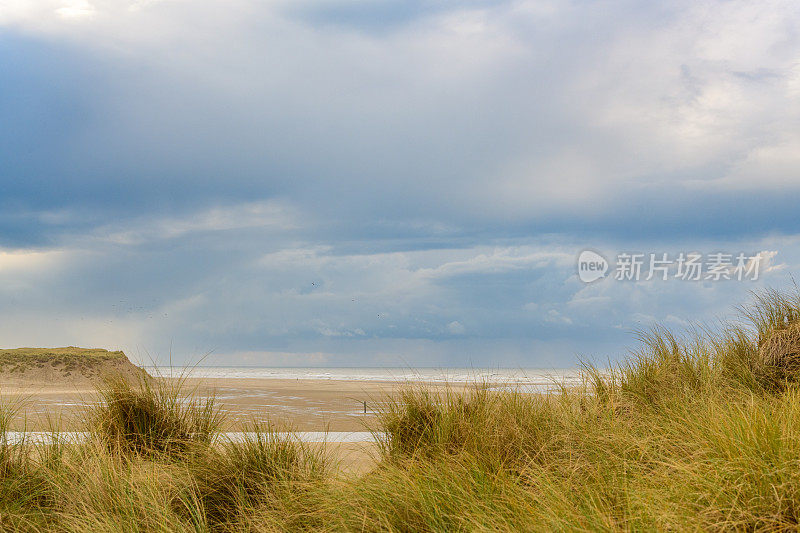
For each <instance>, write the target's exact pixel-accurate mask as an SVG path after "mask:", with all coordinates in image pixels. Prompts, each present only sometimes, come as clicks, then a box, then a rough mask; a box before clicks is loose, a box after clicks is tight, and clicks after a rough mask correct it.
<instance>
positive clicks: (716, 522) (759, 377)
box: [0, 292, 800, 532]
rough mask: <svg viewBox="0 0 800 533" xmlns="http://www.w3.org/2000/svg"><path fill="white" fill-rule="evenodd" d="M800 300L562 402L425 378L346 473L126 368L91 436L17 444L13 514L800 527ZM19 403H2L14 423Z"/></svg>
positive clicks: (676, 346) (107, 524) (76, 524)
mask: <svg viewBox="0 0 800 533" xmlns="http://www.w3.org/2000/svg"><path fill="white" fill-rule="evenodd" d="M799 310H800V298H798V297H797V296H796V295H788V296H787V295H784V294H780V293H776V292H767V293H763V294H761V295H759V296H757V297H756V299H755V301H754V303H753V305H752V306H750V307H747V308H744V309H742V318H743V319H744V321H743V322H742V324H738V323H737V324H732V325H728V326H724V327H722V328H721V329H720V330H717V331H714V332H704V331H698V332H696V333H693V334H692V335H688V336H685V337H679V336H677V335H675V334H673V333H671V332H669V331H666V330H663V329H655V330H653V331H651V332H648V333H645V334H643V335H642V336H641V346H640V349H639V351H638V352H636V353H635V354H633V355H632V356H631V357H630V358H629V359H628V360H627V361H626V362H624V363H622V364H621V365H619V366H617V367H616V368H614V369H612V370H610V371H603V372H600V371H598V370H597V369H595V368H594V367H592V366H590V365H587V366H586V367H585V368H584V372H583V375H584V384H583V386H581V387H575V388H570V389H566V388H565V389H563V390H561V391H559V392H557V393H552V394H549V395H526V394H519V393H514V392H491V391H489V390H487V389H486V388H484V387H481V386H480V385H476V386H475V388H474V389H473V390H471V391H470V392H467V393H458V394H457V393H455V392H451V393H444V394H434V393H432V392H430V391H428V390H426V389H425V388H421V387H408V388H407V389H406V390H405V391H404V392H403V393H402V394H400V395H398V396H397V397H395V398H394V399H393V400H392V401H391V402H390V404H389V405H388V407H386V408H385V410H384V412H383V413H382V415H381V417H380V424H379V427H376V428H375V429H376V430H378V431H381V432H382V435H383V437H382V438H381V441H380V452H379V453H380V460H379V462H378V465H377V467H376V468H375V469H374V470H373V471H372V472H370V473H368V474H366V475H363V476H360V477H342V476H341V475H337V474H335V472H336V470H335V468H332V465H331V462H330V459H329V458H327V457H325V456H324V452H323V451H321V450H320V449H318V448H313V447H309V446H307V445H305V444H303V443H301V442H299V441H297V440H295V439H292V438H290V437H283V436H281V435H279V434H277V433H275V432H274V431H272V430H271V428H269V427H263V426H262V427H253V428H249V429H250V430H251V431H253V435H254V436H253V437H251V438H250V439H249V440H248V441H246V442H245V443H241V444H228V445H213V444H212V442H211V438H212V436H213V434H214V432H215V431H216V430H217V428H218V427H219V423H220V418H219V415H218V414H217V412H216V410H215V409H214V405H213V402H205V403H203V402H198V401H192V400H191V399H188V400H187V399H185V398H182V397H181V393H180V388H179V387H172V388H167V386H166V385H160V384H152V383H149V382H147V383H145V382H143V383H140V384H138V385H130V384H128V383H126V382H123V381H116V382H108V383H106V385H105V386H104V388H102V389H101V394H102V397H103V400H104V401H103V402H102V403H101V404H100V405H99V406H97V407H95V408H94V409H95V411H94V412H93V413H92V416H90V417H88V420H89V422H88V424H89V426H90V427H89V430H90V432H91V435H92V436H91V438H90V439H89V441H88V442H86V443H83V444H79V445H76V444H72V445H53V446H37V447H30V446H28V447H26V446H21V445H10V444H7V445H5V446H2V447H0V526H2V527H4V528H6V529H17V530H29V531H225V532H233V531H237V532H238V531H242V532H243V531H255V532H259V531H300V530H313V531H318V530H321V531H628V530H634V531H652V530H659V531H660V530H663V531H684V530H700V531H716V530H737V531H738V530H741V531H760V530H763V531H782V530H796V529H797V528H798V521H800V384H798V383H797V380H798V378H800V320H798V316H800V311H799ZM8 416H9V413H8V409H6V410H5V411H4V413H3V415H2V416H0V427H5V426H4V424H6V422H7V419H8Z"/></svg>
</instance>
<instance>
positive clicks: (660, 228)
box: [0, 0, 800, 368]
mask: <svg viewBox="0 0 800 533" xmlns="http://www.w3.org/2000/svg"><path fill="white" fill-rule="evenodd" d="M799 29H800V6H798V4H797V3H796V2H795V1H794V0H786V1H771V0H767V1H762V2H751V1H734V0H727V1H707V0H687V1H665V2H651V1H586V0H575V1H567V0H563V1H550V0H542V1H515V0H509V1H506V0H497V1H492V2H489V1H483V0H465V1H460V2H459V1H446V2H445V1H435V0H434V1H426V0H269V1H258V0H191V1H190V0H135V1H134V0H0V346H4V347H16V346H64V345H78V346H92V347H105V348H109V349H122V350H124V351H125V352H126V353H127V354H128V355H129V357H130V358H131V359H133V360H134V361H136V362H139V363H144V364H149V363H153V362H155V363H158V364H166V363H167V362H169V361H170V360H171V361H172V362H173V364H178V365H185V364H196V363H198V362H201V361H202V364H204V365H219V366H226V365H254V366H261V365H264V366H395V367H396V366H403V367H408V366H412V367H420V366H459V367H483V366H495V367H516V368H519V367H544V368H563V367H570V366H573V365H575V364H576V363H578V362H579V361H582V360H589V361H595V362H598V363H599V364H601V365H602V364H604V362H613V361H616V360H619V359H620V358H623V357H625V356H626V354H628V353H629V351H630V350H631V349H635V347H636V339H635V334H636V332H637V331H640V330H642V329H647V328H649V327H652V326H653V325H654V324H663V325H666V326H667V327H670V328H675V329H676V330H684V329H686V328H690V327H691V326H692V325H693V324H708V323H712V322H714V321H717V320H725V319H733V318H735V308H736V306H737V305H740V304H744V303H746V302H747V301H748V298H749V297H750V296H749V295H750V292H751V291H754V290H756V291H757V290H760V289H763V288H764V287H774V288H785V287H789V286H791V285H792V283H793V281H792V276H793V275H795V273H796V272H799V271H800V270H798V265H800V210H798V209H797V205H798V200H800V34H799V33H798V32H799V31H800V30H799ZM587 249H589V250H593V251H595V252H598V253H599V254H600V255H601V256H602V257H604V258H606V259H607V260H608V261H609V263H610V266H609V272H608V273H607V275H606V276H605V277H604V278H601V279H599V280H597V281H594V282H592V283H585V282H583V281H581V279H580V278H579V276H578V271H577V258H578V255H579V254H580V252H581V251H583V250H587ZM681 252H686V253H688V252H697V253H700V254H703V256H704V257H709V256H710V255H711V254H714V253H724V254H731V255H735V254H738V253H740V252H741V253H744V254H746V256H747V257H749V258H750V257H758V260H757V263H758V265H759V269H760V270H759V272H758V279H755V280H753V279H743V280H738V279H735V277H734V279H731V280H725V279H720V280H715V279H705V278H706V276H705V274H704V275H703V277H702V278H701V279H700V280H698V281H692V280H685V279H681V278H679V277H676V275H677V274H678V272H677V270H673V269H671V270H670V271H669V275H668V279H667V280H663V279H661V278H660V276H655V277H653V279H650V280H646V279H644V276H643V277H642V279H639V280H638V281H637V280H635V279H633V280H625V279H622V280H618V279H616V278H615V269H616V268H617V267H618V265H619V261H617V260H616V259H618V257H619V254H623V253H628V254H633V253H642V254H644V257H645V260H647V258H649V256H650V254H651V253H653V254H657V255H658V256H659V257H660V256H661V254H663V253H667V254H668V255H669V257H670V258H675V257H677V256H678V255H679V254H680V253H681ZM753 261H755V260H753ZM753 261H751V262H750V263H748V264H750V265H752V264H755V263H754V262H753ZM645 267H647V265H645ZM673 267H674V268H677V265H673Z"/></svg>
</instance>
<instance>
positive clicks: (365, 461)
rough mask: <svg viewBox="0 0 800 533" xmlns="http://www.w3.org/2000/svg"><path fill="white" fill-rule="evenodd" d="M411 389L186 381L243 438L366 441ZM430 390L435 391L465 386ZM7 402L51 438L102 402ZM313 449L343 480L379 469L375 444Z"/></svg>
mask: <svg viewBox="0 0 800 533" xmlns="http://www.w3.org/2000/svg"><path fill="white" fill-rule="evenodd" d="M157 379H164V380H169V379H173V378H157ZM404 385H405V382H400V381H359V380H339V379H335V380H332V379H259V378H186V379H185V380H184V381H183V386H184V388H185V391H186V393H187V394H192V395H193V396H195V397H196V398H198V399H205V398H210V397H212V396H213V397H214V398H215V402H216V404H217V406H218V407H219V409H220V411H221V412H222V413H223V414H224V415H225V423H224V425H223V430H225V431H241V430H242V429H245V428H246V427H247V425H248V424H251V423H253V422H259V423H265V422H270V423H272V424H274V425H275V426H276V427H277V428H278V429H280V430H281V431H297V432H330V433H341V432H348V433H351V432H359V434H362V433H361V432H368V431H370V430H372V429H374V428H375V425H376V424H375V423H376V418H375V413H376V411H377V410H378V409H379V408H380V406H381V405H382V404H383V403H384V402H385V401H386V400H387V398H389V397H391V396H392V395H393V394H395V393H396V392H397V391H398V390H399V389H400V387H402V386H404ZM426 385H427V386H429V387H432V388H434V389H437V388H438V389H443V388H444V387H446V386H449V387H451V388H461V387H463V386H464V384H451V385H445V384H443V383H428V384H426ZM0 400H2V401H3V402H4V403H5V404H11V405H12V406H15V407H17V415H16V418H15V420H14V423H13V426H14V429H16V430H18V431H22V430H25V431H47V430H48V429H50V428H52V427H60V428H61V429H62V430H64V431H80V430H82V429H83V426H84V421H85V420H86V416H87V407H90V406H91V405H93V404H95V403H96V402H97V401H98V396H97V392H96V391H95V390H94V389H93V388H91V387H87V386H73V387H69V386H66V385H64V384H63V383H62V384H44V383H41V384H28V385H26V386H24V387H22V386H19V385H6V386H0ZM365 404H366V412H365ZM314 445H324V446H325V447H326V450H327V451H328V452H329V453H330V455H331V456H332V457H333V458H334V459H335V460H336V461H337V462H338V463H339V465H340V468H341V469H342V470H343V471H344V472H348V473H362V472H364V471H367V470H368V469H369V468H370V466H371V465H372V464H373V462H374V452H375V446H376V445H375V443H374V442H372V441H371V439H370V440H364V441H362V442H327V443H325V444H321V443H315V444H314Z"/></svg>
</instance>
